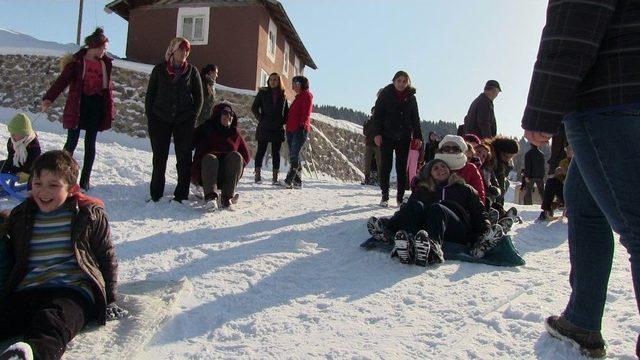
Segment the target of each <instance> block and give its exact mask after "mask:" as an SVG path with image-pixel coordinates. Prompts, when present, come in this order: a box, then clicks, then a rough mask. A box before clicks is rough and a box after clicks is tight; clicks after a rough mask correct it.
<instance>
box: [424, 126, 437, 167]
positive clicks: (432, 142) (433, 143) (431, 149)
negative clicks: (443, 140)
mask: <svg viewBox="0 0 640 360" xmlns="http://www.w3.org/2000/svg"><path fill="white" fill-rule="evenodd" d="M439 143H440V136H438V134H436V132H435V131H429V137H428V142H427V144H426V145H425V147H424V162H425V163H428V162H429V161H431V160H433V159H434V158H435V157H436V152H437V151H438V144H439Z"/></svg>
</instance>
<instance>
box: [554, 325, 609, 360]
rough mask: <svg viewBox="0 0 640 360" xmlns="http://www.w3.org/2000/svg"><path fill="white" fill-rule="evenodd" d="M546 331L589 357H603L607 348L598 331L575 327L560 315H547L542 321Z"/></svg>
mask: <svg viewBox="0 0 640 360" xmlns="http://www.w3.org/2000/svg"><path fill="white" fill-rule="evenodd" d="M544 325H545V328H546V329H547V332H549V334H550V335H551V336H553V337H554V338H556V339H560V340H563V341H567V342H569V343H571V344H572V345H573V347H575V348H576V349H578V350H579V351H580V353H581V354H582V355H584V356H587V357H590V358H604V357H606V356H607V350H606V346H605V343H604V339H603V338H602V333H600V331H592V330H586V329H583V328H580V327H577V326H575V325H573V324H572V323H570V322H569V321H567V320H566V319H565V318H563V317H562V316H549V317H548V318H547V320H545V322H544Z"/></svg>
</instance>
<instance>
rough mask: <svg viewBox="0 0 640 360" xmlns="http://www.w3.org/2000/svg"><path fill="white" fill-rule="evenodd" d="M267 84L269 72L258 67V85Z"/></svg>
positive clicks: (265, 85)
mask: <svg viewBox="0 0 640 360" xmlns="http://www.w3.org/2000/svg"><path fill="white" fill-rule="evenodd" d="M268 86H269V74H267V72H266V71H264V70H263V69H260V87H268Z"/></svg>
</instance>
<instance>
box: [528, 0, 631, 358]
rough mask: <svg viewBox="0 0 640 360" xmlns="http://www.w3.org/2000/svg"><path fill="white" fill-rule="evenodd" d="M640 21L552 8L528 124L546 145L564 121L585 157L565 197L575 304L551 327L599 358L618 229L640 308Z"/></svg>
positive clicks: (615, 11)
mask: <svg viewBox="0 0 640 360" xmlns="http://www.w3.org/2000/svg"><path fill="white" fill-rule="evenodd" d="M639 23H640V2H639V1H637V0H617V1H616V0H600V1H580V0H551V1H550V2H549V7H548V8H547V23H546V25H545V28H544V30H543V32H542V37H541V40H540V49H539V52H538V56H537V61H536V65H535V67H534V69H533V77H532V80H531V87H530V89H529V97H528V101H527V106H526V108H525V111H524V116H523V118H522V128H523V129H524V130H525V137H526V138H527V139H528V140H529V142H532V143H534V144H536V145H538V146H541V145H543V144H545V143H547V142H548V141H549V139H550V138H551V137H552V135H553V134H555V133H557V132H558V129H559V127H560V122H561V121H563V122H564V127H565V132H566V134H567V140H568V141H569V143H570V144H571V146H572V148H573V151H574V153H575V156H574V157H573V160H572V161H571V165H570V166H569V171H568V174H567V178H566V181H565V199H564V200H565V205H566V210H567V216H568V218H569V236H568V238H569V241H568V242H569V258H570V260H571V272H570V278H571V279H570V281H569V284H570V285H571V297H570V298H569V303H568V304H567V307H566V308H565V309H564V311H563V312H562V315H561V316H551V317H549V318H547V320H546V324H545V325H546V327H547V331H548V332H549V333H550V334H551V335H552V336H554V337H557V338H559V339H562V340H568V341H570V342H572V343H574V344H577V345H579V347H580V351H581V352H582V353H583V354H586V355H588V356H591V357H604V356H606V349H605V342H604V339H603V338H602V333H601V331H600V329H601V323H602V316H603V312H604V305H605V303H606V299H607V285H608V281H609V275H610V273H611V265H612V260H613V252H614V237H613V231H615V232H616V233H618V234H620V242H621V243H622V244H623V245H624V246H625V247H626V248H627V251H628V252H629V255H630V257H629V259H630V262H631V275H632V276H631V277H632V279H633V285H634V288H635V292H636V302H637V306H638V308H640V235H639V234H640V231H639V229H640V216H639V213H638V203H640V192H639V191H638V189H639V188H640V177H638V176H633V175H634V174H636V173H637V171H638V168H640V157H638V154H640V142H639V141H638V138H639V137H640V126H639V124H640V32H639V31H638V24H639ZM628 331H629V332H630V331H632V329H628ZM636 331H637V329H636ZM636 355H637V356H640V337H639V338H638V341H637V342H636Z"/></svg>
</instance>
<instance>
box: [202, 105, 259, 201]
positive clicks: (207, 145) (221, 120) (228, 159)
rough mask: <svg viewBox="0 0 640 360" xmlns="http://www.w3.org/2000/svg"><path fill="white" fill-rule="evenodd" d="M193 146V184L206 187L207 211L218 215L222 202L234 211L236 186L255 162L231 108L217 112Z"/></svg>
mask: <svg viewBox="0 0 640 360" xmlns="http://www.w3.org/2000/svg"><path fill="white" fill-rule="evenodd" d="M193 145H194V146H193V147H194V149H195V154H194V155H193V165H192V167H191V182H193V183H194V184H195V185H197V186H202V189H203V191H204V202H205V209H207V210H211V211H215V210H216V209H217V208H218V201H219V202H220V206H221V207H222V208H223V209H226V208H230V207H231V204H234V203H236V202H237V201H238V196H237V194H236V186H237V185H238V181H240V178H241V177H242V173H243V172H244V167H245V166H247V164H248V163H249V160H250V159H251V154H250V153H249V147H248V146H247V143H246V142H245V141H244V138H243V137H242V135H241V134H240V131H239V130H238V116H236V114H235V112H233V109H232V108H231V105H229V104H227V103H222V104H218V105H216V106H215V107H214V108H213V116H212V117H211V118H210V119H209V120H207V121H206V122H205V123H204V124H202V125H201V126H199V127H198V128H197V129H196V130H195V133H194V136H193ZM218 189H220V191H221V194H220V197H218Z"/></svg>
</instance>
